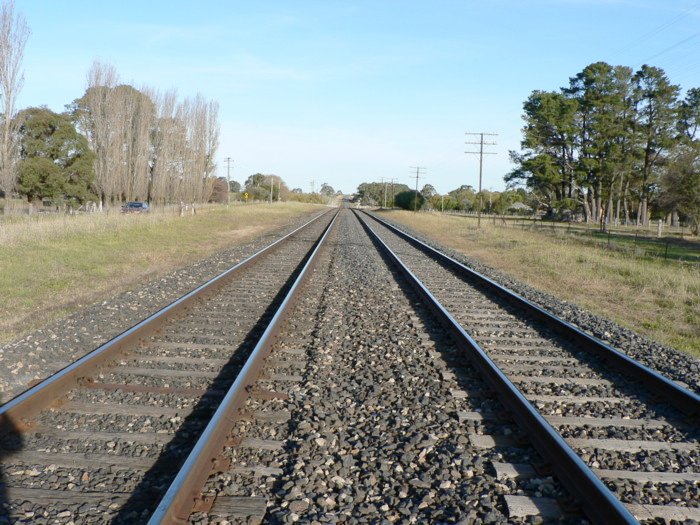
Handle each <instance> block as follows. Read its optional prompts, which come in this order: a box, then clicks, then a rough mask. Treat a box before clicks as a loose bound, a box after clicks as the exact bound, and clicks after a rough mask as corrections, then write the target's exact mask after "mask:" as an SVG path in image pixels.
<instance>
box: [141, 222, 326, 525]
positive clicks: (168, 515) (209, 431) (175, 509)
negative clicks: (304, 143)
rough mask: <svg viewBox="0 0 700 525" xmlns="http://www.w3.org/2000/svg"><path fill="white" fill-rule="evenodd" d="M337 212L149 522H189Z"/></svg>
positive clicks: (154, 523) (151, 524)
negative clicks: (197, 500)
mask: <svg viewBox="0 0 700 525" xmlns="http://www.w3.org/2000/svg"><path fill="white" fill-rule="evenodd" d="M338 213H339V211H338V212H336V214H335V216H334V217H333V220H332V221H331V222H330V224H329V225H328V227H327V228H326V230H325V231H324V233H323V235H322V236H321V238H320V239H319V240H318V242H317V244H316V247H315V248H314V250H313V252H312V253H311V255H310V256H309V259H308V260H307V262H306V264H305V265H304V268H303V269H302V270H301V272H300V273H299V276H298V277H297V279H296V281H295V282H294V284H293V285H292V287H291V288H290V290H289V293H288V294H287V296H286V297H285V298H284V300H283V301H282V303H281V304H280V307H279V308H278V309H277V311H276V312H275V314H274V316H273V317H272V319H271V321H270V323H269V324H268V326H267V328H266V329H265V332H264V333H263V334H262V336H261V337H260V339H259V340H258V342H257V344H256V345H255V348H254V349H253V351H252V352H251V354H250V356H249V357H248V360H247V361H246V362H245V364H244V365H243V368H242V369H241V371H240V372H239V373H238V376H237V377H236V380H235V381H234V383H233V385H231V388H230V389H229V390H228V392H227V393H226V396H225V397H224V399H223V400H222V401H221V404H220V405H219V407H218V408H217V410H216V412H215V413H214V415H213V416H212V418H211V420H210V421H209V424H208V425H207V427H206V428H205V429H204V431H203V432H202V434H201V435H200V437H199V439H198V440H197V443H196V444H195V445H194V447H193V448H192V451H191V452H190V455H189V456H188V457H187V459H186V460H185V463H184V464H183V466H182V468H181V469H180V471H179V472H178V474H177V476H176V477H175V479H174V480H173V482H172V483H171V485H170V487H169V488H168V490H167V492H166V493H165V495H164V496H163V498H162V499H161V501H160V503H159V504H158V507H157V508H156V510H155V512H154V513H153V514H152V515H151V518H150V520H149V521H148V525H160V524H168V525H170V524H185V523H187V522H188V518H189V516H190V514H191V512H192V508H193V507H194V505H195V502H196V499H197V498H198V496H199V495H200V493H201V490H202V487H203V486H204V484H205V483H206V481H207V479H208V477H209V475H210V473H211V469H212V465H213V461H214V459H215V458H216V457H217V456H218V455H219V454H220V453H221V451H222V450H223V448H224V445H225V442H226V440H227V437H228V434H229V432H230V431H231V428H232V427H233V425H234V423H235V422H236V420H237V419H238V418H239V417H240V410H241V408H242V407H243V406H244V404H245V402H246V400H247V399H248V397H249V395H250V394H249V389H250V388H251V387H252V386H253V385H254V384H255V381H257V379H258V377H259V375H260V372H261V370H262V367H263V365H264V361H265V359H266V358H267V356H268V355H269V354H270V352H271V351H272V346H273V345H274V343H275V341H276V339H277V337H278V335H279V332H280V330H281V328H282V326H283V325H284V323H285V322H286V320H287V319H288V317H289V315H290V312H291V310H292V307H293V305H294V304H295V302H296V300H297V299H298V297H299V292H300V290H301V288H302V286H303V285H304V284H305V283H306V281H307V279H308V278H309V275H310V274H311V272H312V271H313V269H314V267H315V266H316V262H317V261H318V254H319V252H320V250H321V248H322V247H323V246H324V242H325V240H326V238H327V237H328V234H329V233H330V231H331V228H332V227H333V225H334V224H335V221H336V219H337V217H338Z"/></svg>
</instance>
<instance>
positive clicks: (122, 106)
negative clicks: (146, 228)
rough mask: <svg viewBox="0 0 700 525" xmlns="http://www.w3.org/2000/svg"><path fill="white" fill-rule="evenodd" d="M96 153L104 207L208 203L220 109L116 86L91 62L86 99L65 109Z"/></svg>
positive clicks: (111, 74)
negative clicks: (140, 203) (106, 204)
mask: <svg viewBox="0 0 700 525" xmlns="http://www.w3.org/2000/svg"><path fill="white" fill-rule="evenodd" d="M68 112H69V114H70V116H71V118H72V120H73V122H74V123H75V124H76V126H77V129H78V130H79V131H80V132H81V133H82V134H83V135H85V137H87V140H88V143H89V144H90V147H91V149H92V150H93V151H94V152H95V156H96V160H95V184H94V186H95V191H96V192H97V193H98V195H99V196H100V198H101V200H102V201H103V202H112V203H116V202H121V201H124V200H148V201H149V202H151V203H156V204H163V203H168V202H206V201H207V200H208V199H209V197H210V195H211V192H212V189H213V185H214V180H215V177H214V170H215V168H216V164H215V162H214V157H215V154H216V150H217V147H218V143H219V123H218V104H217V103H216V102H213V101H207V100H205V99H204V98H202V97H201V96H200V95H198V96H196V97H195V98H193V99H185V100H183V101H180V102H178V100H177V96H176V94H175V92H174V91H169V92H166V93H157V92H156V91H154V90H152V89H149V88H144V89H142V90H138V89H135V88H134V87H133V86H130V85H125V84H120V83H119V78H118V75H117V72H116V70H115V69H114V68H113V67H112V66H110V65H106V64H102V63H100V62H96V63H95V64H93V66H92V68H91V69H90V72H89V73H88V87H87V90H86V91H85V94H84V95H83V96H82V97H81V98H79V99H77V100H75V101H74V102H73V103H72V104H70V106H68Z"/></svg>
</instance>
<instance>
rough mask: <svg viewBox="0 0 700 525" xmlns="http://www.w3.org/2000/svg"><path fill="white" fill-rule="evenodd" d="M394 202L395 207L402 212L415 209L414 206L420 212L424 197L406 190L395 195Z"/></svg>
mask: <svg viewBox="0 0 700 525" xmlns="http://www.w3.org/2000/svg"><path fill="white" fill-rule="evenodd" d="M394 202H395V203H396V206H398V207H399V208H402V209H404V210H413V209H415V208H416V205H417V209H419V210H420V209H421V207H422V206H423V204H424V203H425V197H423V195H422V194H421V193H420V192H417V193H416V191H415V190H408V191H402V192H399V193H397V194H396V197H395V198H394Z"/></svg>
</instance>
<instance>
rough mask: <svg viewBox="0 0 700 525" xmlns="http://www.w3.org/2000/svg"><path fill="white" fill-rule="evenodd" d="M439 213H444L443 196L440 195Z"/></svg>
mask: <svg viewBox="0 0 700 525" xmlns="http://www.w3.org/2000/svg"><path fill="white" fill-rule="evenodd" d="M440 201H441V202H440V208H441V209H440V213H445V196H444V195H440Z"/></svg>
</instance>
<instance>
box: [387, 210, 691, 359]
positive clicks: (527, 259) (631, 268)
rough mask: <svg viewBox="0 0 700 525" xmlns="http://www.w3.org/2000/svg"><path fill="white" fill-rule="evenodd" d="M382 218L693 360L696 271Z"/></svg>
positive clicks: (560, 240)
mask: <svg viewBox="0 0 700 525" xmlns="http://www.w3.org/2000/svg"><path fill="white" fill-rule="evenodd" d="M381 215H383V216H385V217H387V218H389V219H391V220H392V221H395V222H397V223H400V224H404V225H406V226H408V227H410V228H412V229H414V230H415V231H418V232H421V233H423V234H424V235H426V236H427V237H430V238H432V239H434V240H435V241H437V242H439V243H440V244H442V245H443V246H447V247H449V248H452V249H453V250H455V251H457V252H460V253H463V254H464V255H466V256H468V257H470V258H473V259H475V260H477V261H480V262H482V263H484V264H486V265H488V266H490V267H492V268H495V269H497V270H500V271H502V272H503V273H505V274H508V275H511V276H512V277H514V278H516V279H519V280H520V281H522V282H523V283H525V284H528V285H530V286H532V287H534V288H537V289H539V290H542V291H544V292H548V293H550V294H551V295H554V296H555V297H558V298H560V299H563V300H565V301H568V302H570V303H573V304H576V305H578V306H580V307H582V308H585V309H586V310H589V311H591V312H593V313H595V314H598V315H601V316H603V317H607V318H609V319H612V320H613V321H615V322H617V323H619V324H621V325H623V326H626V327H628V328H631V329H632V330H635V331H637V332H639V333H642V334H645V335H647V336H648V337H650V338H651V339H653V340H655V341H659V342H661V343H665V344H667V345H669V346H672V347H674V348H677V349H679V350H683V351H685V352H687V353H689V354H691V355H694V356H696V357H700V267H698V265H697V264H687V263H680V262H677V261H664V260H663V259H650V258H646V259H639V258H634V257H630V256H629V255H626V254H625V253H620V252H616V251H611V250H606V249H605V248H604V247H597V246H591V245H590V244H586V243H582V242H580V241H578V240H577V239H576V238H575V237H572V236H570V235H569V236H567V235H560V236H553V235H550V234H547V233H543V232H538V231H537V230H523V229H520V228H517V227H513V226H500V225H498V226H494V225H493V223H491V222H490V221H487V220H482V223H481V224H482V228H481V229H477V227H476V220H475V219H471V218H465V217H458V216H449V215H441V214H438V213H419V214H414V213H411V212H404V211H389V212H382V213H381Z"/></svg>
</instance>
